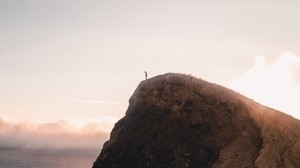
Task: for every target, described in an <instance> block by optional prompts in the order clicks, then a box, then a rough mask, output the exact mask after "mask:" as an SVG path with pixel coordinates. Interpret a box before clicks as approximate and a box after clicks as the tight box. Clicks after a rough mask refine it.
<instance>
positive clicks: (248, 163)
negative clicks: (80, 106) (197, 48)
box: [93, 74, 300, 168]
mask: <svg viewBox="0 0 300 168" xmlns="http://www.w3.org/2000/svg"><path fill="white" fill-rule="evenodd" d="M299 128H300V122H299V121H298V120H296V119H294V118H292V117H290V116H287V115H285V114H283V113H281V112H279V111H276V110H273V109H270V108H268V107H265V106H262V105H259V104H257V103H255V102H253V101H252V100H249V99H247V98H245V97H243V96H241V95H239V94H237V93H235V92H233V91H231V90H229V89H226V88H224V87H222V86H219V85H216V84H212V83H208V82H206V81H203V80H201V79H196V78H194V77H191V76H187V75H182V74H166V75H161V76H157V77H154V78H151V79H148V80H145V81H143V82H141V83H140V84H139V86H138V87H137V89H136V90H135V92H134V94H133V95H132V96H131V98H130V100H129V107H128V109H127V112H126V115H125V117H124V118H122V119H121V120H120V121H118V122H117V123H116V124H115V127H114V128H113V130H112V132H111V137H110V139H109V141H107V142H106V143H105V144H104V146H103V149H102V151H101V153H100V155H99V157H98V158H97V160H96V161H95V163H94V165H93V168H185V167H187V168H210V167H212V168H228V167H232V168H235V167H236V168H254V167H261V168H266V167H270V168H271V167H272V168H277V167H278V168H279V167H280V168H282V167H287V168H296V167H297V166H299V165H300V143H299V138H300V133H299V130H300V129H299Z"/></svg>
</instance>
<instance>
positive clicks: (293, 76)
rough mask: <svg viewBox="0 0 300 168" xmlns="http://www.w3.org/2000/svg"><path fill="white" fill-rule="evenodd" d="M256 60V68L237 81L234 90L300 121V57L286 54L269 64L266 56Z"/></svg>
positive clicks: (253, 67)
mask: <svg viewBox="0 0 300 168" xmlns="http://www.w3.org/2000/svg"><path fill="white" fill-rule="evenodd" d="M255 60H256V63H255V65H253V66H252V67H251V68H250V69H249V70H248V71H247V72H245V73H244V74H243V76H242V77H241V78H239V79H237V80H236V81H234V83H233V89H234V90H236V91H238V92H240V93H242V94H244V95H245V96H247V97H249V98H252V99H254V100H255V101H258V102H259V103H261V104H263V105H267V106H269V107H272V108H275V109H277V110H280V111H282V112H285V113H288V114H290V115H292V116H294V117H296V118H298V119H299V118H300V106H299V100H300V83H299V81H297V80H299V79H298V78H299V73H300V57H299V56H297V55H295V54H294V53H291V52H286V53H282V54H281V55H280V56H278V57H277V58H276V59H275V60H274V61H273V62H271V63H269V64H267V63H266V59H265V57H264V56H262V55H258V56H256V57H255ZM297 76H298V78H297Z"/></svg>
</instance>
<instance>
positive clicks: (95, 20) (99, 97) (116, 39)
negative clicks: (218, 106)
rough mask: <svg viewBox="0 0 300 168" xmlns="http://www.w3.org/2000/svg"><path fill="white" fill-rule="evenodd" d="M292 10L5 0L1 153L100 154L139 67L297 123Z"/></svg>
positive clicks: (299, 55)
mask: <svg viewBox="0 0 300 168" xmlns="http://www.w3.org/2000/svg"><path fill="white" fill-rule="evenodd" d="M299 5H300V2H296V1H292V0H288V1H285V2H282V1H279V0H276V1H265V2H261V1H251V2H243V3H241V2H238V1H236V0H230V1H227V2H222V1H218V0H215V1H189V2H186V3H182V2H179V1H176V2H174V1H170V0H168V1H164V2H158V1H151V2H148V1H118V0H116V1H110V2H106V1H89V2H80V1H69V0H65V1H38V0H29V1H26V2H25V1H24V2H23V1H11V0H3V1H1V2H0V11H1V12H0V25H1V26H0V30H1V31H0V36H1V39H0V44H1V45H0V77H1V83H0V93H1V94H0V147H1V145H2V146H3V147H7V146H9V147H20V146H25V147H27V148H34V149H35V148H36V149H39V148H53V149H62V148H64V147H66V148H93V147H95V148H96V149H99V150H100V148H101V147H102V145H103V143H104V142H105V141H106V140H107V139H108V137H109V133H110V131H111V129H112V128H113V125H114V123H115V122H117V121H118V120H119V119H121V118H122V117H123V116H124V115H125V112H126V109H127V106H128V99H129V98H130V96H131V95H132V93H133V92H134V90H135V88H136V86H137V85H138V83H139V82H140V81H142V80H144V71H147V73H148V78H151V77H154V76H157V75H160V74H164V73H168V72H175V73H184V74H191V75H192V76H194V77H197V78H201V79H204V80H207V81H209V82H212V83H217V84H220V85H223V86H225V87H227V88H230V89H233V90H235V91H237V92H239V93H241V94H243V95H245V96H247V97H248V98H250V99H253V100H255V101H256V102H258V103H261V104H263V105H266V106H269V107H271V108H274V109H277V110H279V111H282V112H284V113H286V114H289V115H291V116H293V117H295V118H297V119H299V118H300V107H299V106H298V104H297V103H298V100H300V49H299V46H298V45H299V44H300V38H299V37H300V34H299V29H300V24H299V22H298V20H299V16H300V10H299ZM50 137H51V138H50Z"/></svg>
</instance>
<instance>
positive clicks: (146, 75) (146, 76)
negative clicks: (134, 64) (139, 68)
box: [144, 71, 148, 79]
mask: <svg viewBox="0 0 300 168" xmlns="http://www.w3.org/2000/svg"><path fill="white" fill-rule="evenodd" d="M144 73H145V78H146V79H147V78H148V74H147V72H146V71H144Z"/></svg>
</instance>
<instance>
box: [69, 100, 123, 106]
mask: <svg viewBox="0 0 300 168" xmlns="http://www.w3.org/2000/svg"><path fill="white" fill-rule="evenodd" d="M67 101H69V102H76V103H95V104H120V105H126V104H127V103H123V102H117V101H103V100H86V99H70V100H67Z"/></svg>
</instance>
